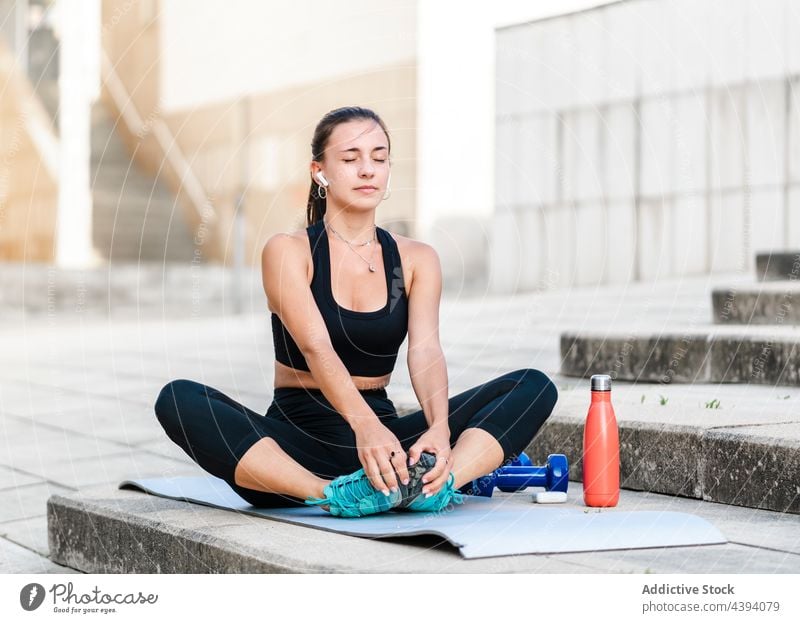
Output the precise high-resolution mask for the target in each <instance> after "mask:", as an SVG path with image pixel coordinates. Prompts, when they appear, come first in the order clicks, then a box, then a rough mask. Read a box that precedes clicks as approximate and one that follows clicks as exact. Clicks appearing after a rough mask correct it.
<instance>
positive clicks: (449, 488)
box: [397, 472, 464, 512]
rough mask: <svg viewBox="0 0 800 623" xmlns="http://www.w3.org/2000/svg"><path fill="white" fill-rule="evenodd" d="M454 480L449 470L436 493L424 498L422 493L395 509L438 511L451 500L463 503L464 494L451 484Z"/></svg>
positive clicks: (454, 502)
mask: <svg viewBox="0 0 800 623" xmlns="http://www.w3.org/2000/svg"><path fill="white" fill-rule="evenodd" d="M455 481H456V477H455V474H453V472H450V475H449V476H448V477H447V482H445V483H444V485H442V488H441V489H439V492H438V493H437V494H436V495H432V496H431V497H429V498H426V497H425V496H424V495H420V496H418V497H417V498H416V499H415V500H413V501H412V502H411V503H410V504H408V505H407V506H405V507H403V508H398V509H397V510H404V511H418V512H428V511H437V512H438V511H441V510H442V509H444V508H446V507H447V505H448V504H450V503H451V502H452V503H453V504H463V503H464V495H463V494H462V493H461V492H460V491H458V490H457V489H456V488H455V487H454V486H453V485H454V483H455Z"/></svg>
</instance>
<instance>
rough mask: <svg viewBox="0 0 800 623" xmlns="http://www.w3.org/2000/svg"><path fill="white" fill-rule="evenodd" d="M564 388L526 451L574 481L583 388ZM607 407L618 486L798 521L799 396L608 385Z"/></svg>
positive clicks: (578, 473) (579, 466)
mask: <svg viewBox="0 0 800 623" xmlns="http://www.w3.org/2000/svg"><path fill="white" fill-rule="evenodd" d="M555 380H557V379H554V381H555ZM568 383H569V380H568V379H563V381H562V382H561V386H562V389H560V391H559V401H558V404H557V406H556V409H555V410H554V412H553V414H552V415H551V417H550V418H548V420H547V422H546V423H545V425H544V426H543V427H542V429H541V430H540V431H539V433H538V434H537V436H536V438H535V439H534V441H533V443H532V444H531V445H530V446H529V448H528V450H527V453H528V454H529V456H531V457H540V459H543V458H545V457H546V456H547V454H549V453H552V452H558V453H561V454H566V455H567V458H568V459H569V461H570V479H571V480H572V479H574V480H578V481H580V480H581V479H582V477H583V463H582V460H581V457H582V455H583V428H584V423H585V420H586V414H587V412H588V406H589V399H590V396H589V383H588V380H587V381H586V382H585V384H584V383H581V384H579V385H574V386H571V385H566V386H567V387H572V390H566V391H565V389H564V384H568ZM715 401H717V402H715ZM612 402H613V404H614V411H615V415H616V419H617V424H618V429H619V439H620V484H621V486H622V487H624V488H626V489H634V490H639V491H650V492H654V493H664V494H670V495H678V496H686V497H692V498H698V499H702V500H706V501H712V502H718V503H723V504H730V505H736V506H746V507H749V508H759V509H765V510H773V511H779V512H781V513H793V514H800V392H792V393H788V394H787V393H786V392H782V393H779V392H776V391H775V389H774V388H764V387H758V388H755V387H753V388H746V387H738V388H736V389H735V390H734V388H731V387H727V386H726V387H725V388H724V389H721V388H720V387H719V386H716V385H706V384H697V385H694V386H691V387H690V388H686V387H677V386H676V387H667V386H663V385H660V384H656V385H653V384H648V383H635V384H631V383H622V382H614V383H613V387H612ZM662 403H663V404H662Z"/></svg>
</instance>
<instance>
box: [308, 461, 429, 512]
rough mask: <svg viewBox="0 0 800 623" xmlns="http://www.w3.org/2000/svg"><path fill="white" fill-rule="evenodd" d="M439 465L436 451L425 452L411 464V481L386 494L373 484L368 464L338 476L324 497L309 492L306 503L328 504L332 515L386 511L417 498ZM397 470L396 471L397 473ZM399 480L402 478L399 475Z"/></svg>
mask: <svg viewBox="0 0 800 623" xmlns="http://www.w3.org/2000/svg"><path fill="white" fill-rule="evenodd" d="M435 465H436V457H435V456H434V455H433V454H429V453H427V452H422V453H421V454H420V456H419V460H418V461H417V462H416V463H415V464H414V465H412V466H410V467H409V468H408V484H407V485H404V484H403V483H402V482H399V483H398V484H399V490H398V491H391V490H390V495H388V496H387V495H384V493H383V492H382V491H378V490H377V489H375V487H373V486H372V483H371V482H370V481H369V478H368V477H367V475H366V473H365V472H364V468H363V467H362V468H361V469H359V470H357V471H355V472H353V473H352V474H347V475H345V476H338V477H336V478H334V479H333V480H332V481H331V482H330V483H329V484H328V485H327V486H326V487H325V489H323V492H324V493H325V497H324V498H315V497H311V496H309V497H308V498H306V500H305V503H306V504H309V505H318V506H322V505H327V506H329V507H330V509H329V511H330V513H331V514H332V515H336V516H338V517H363V516H365V515H374V514H376V513H383V512H385V511H388V510H390V509H392V508H403V507H406V506H408V505H409V504H411V503H412V502H413V501H414V500H416V499H417V498H418V497H419V496H420V494H421V492H422V487H423V486H424V485H425V483H423V482H422V477H423V476H424V475H425V474H427V473H428V472H429V471H430V470H431V469H433V467H434V466H435ZM396 473H397V472H395V474H396ZM398 481H399V478H398Z"/></svg>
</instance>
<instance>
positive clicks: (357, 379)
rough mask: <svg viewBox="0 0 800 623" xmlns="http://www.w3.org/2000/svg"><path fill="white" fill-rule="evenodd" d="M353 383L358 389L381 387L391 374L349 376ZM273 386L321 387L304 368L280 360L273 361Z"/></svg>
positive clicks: (387, 381) (386, 382) (385, 383)
mask: <svg viewBox="0 0 800 623" xmlns="http://www.w3.org/2000/svg"><path fill="white" fill-rule="evenodd" d="M350 378H351V379H353V385H355V386H356V387H357V388H358V389H382V388H384V387H386V386H387V385H388V384H389V379H390V378H392V375H391V374H386V375H384V376H351V377H350ZM274 386H275V387H276V388H278V387H301V388H305V389H321V388H320V386H319V384H318V383H317V382H316V381H315V380H314V377H313V376H312V375H311V372H308V371H306V370H297V369H296V368H290V367H289V366H287V365H285V364H282V363H281V362H280V361H275V382H274Z"/></svg>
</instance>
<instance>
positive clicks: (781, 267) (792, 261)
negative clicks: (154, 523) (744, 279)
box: [756, 251, 800, 281]
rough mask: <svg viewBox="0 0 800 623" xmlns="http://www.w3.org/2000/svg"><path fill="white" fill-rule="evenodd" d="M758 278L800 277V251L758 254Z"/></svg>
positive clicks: (764, 279)
mask: <svg viewBox="0 0 800 623" xmlns="http://www.w3.org/2000/svg"><path fill="white" fill-rule="evenodd" d="M756 278H757V279H758V280H759V281H774V280H784V279H797V278H800V251H772V252H770V253H758V254H756Z"/></svg>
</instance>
